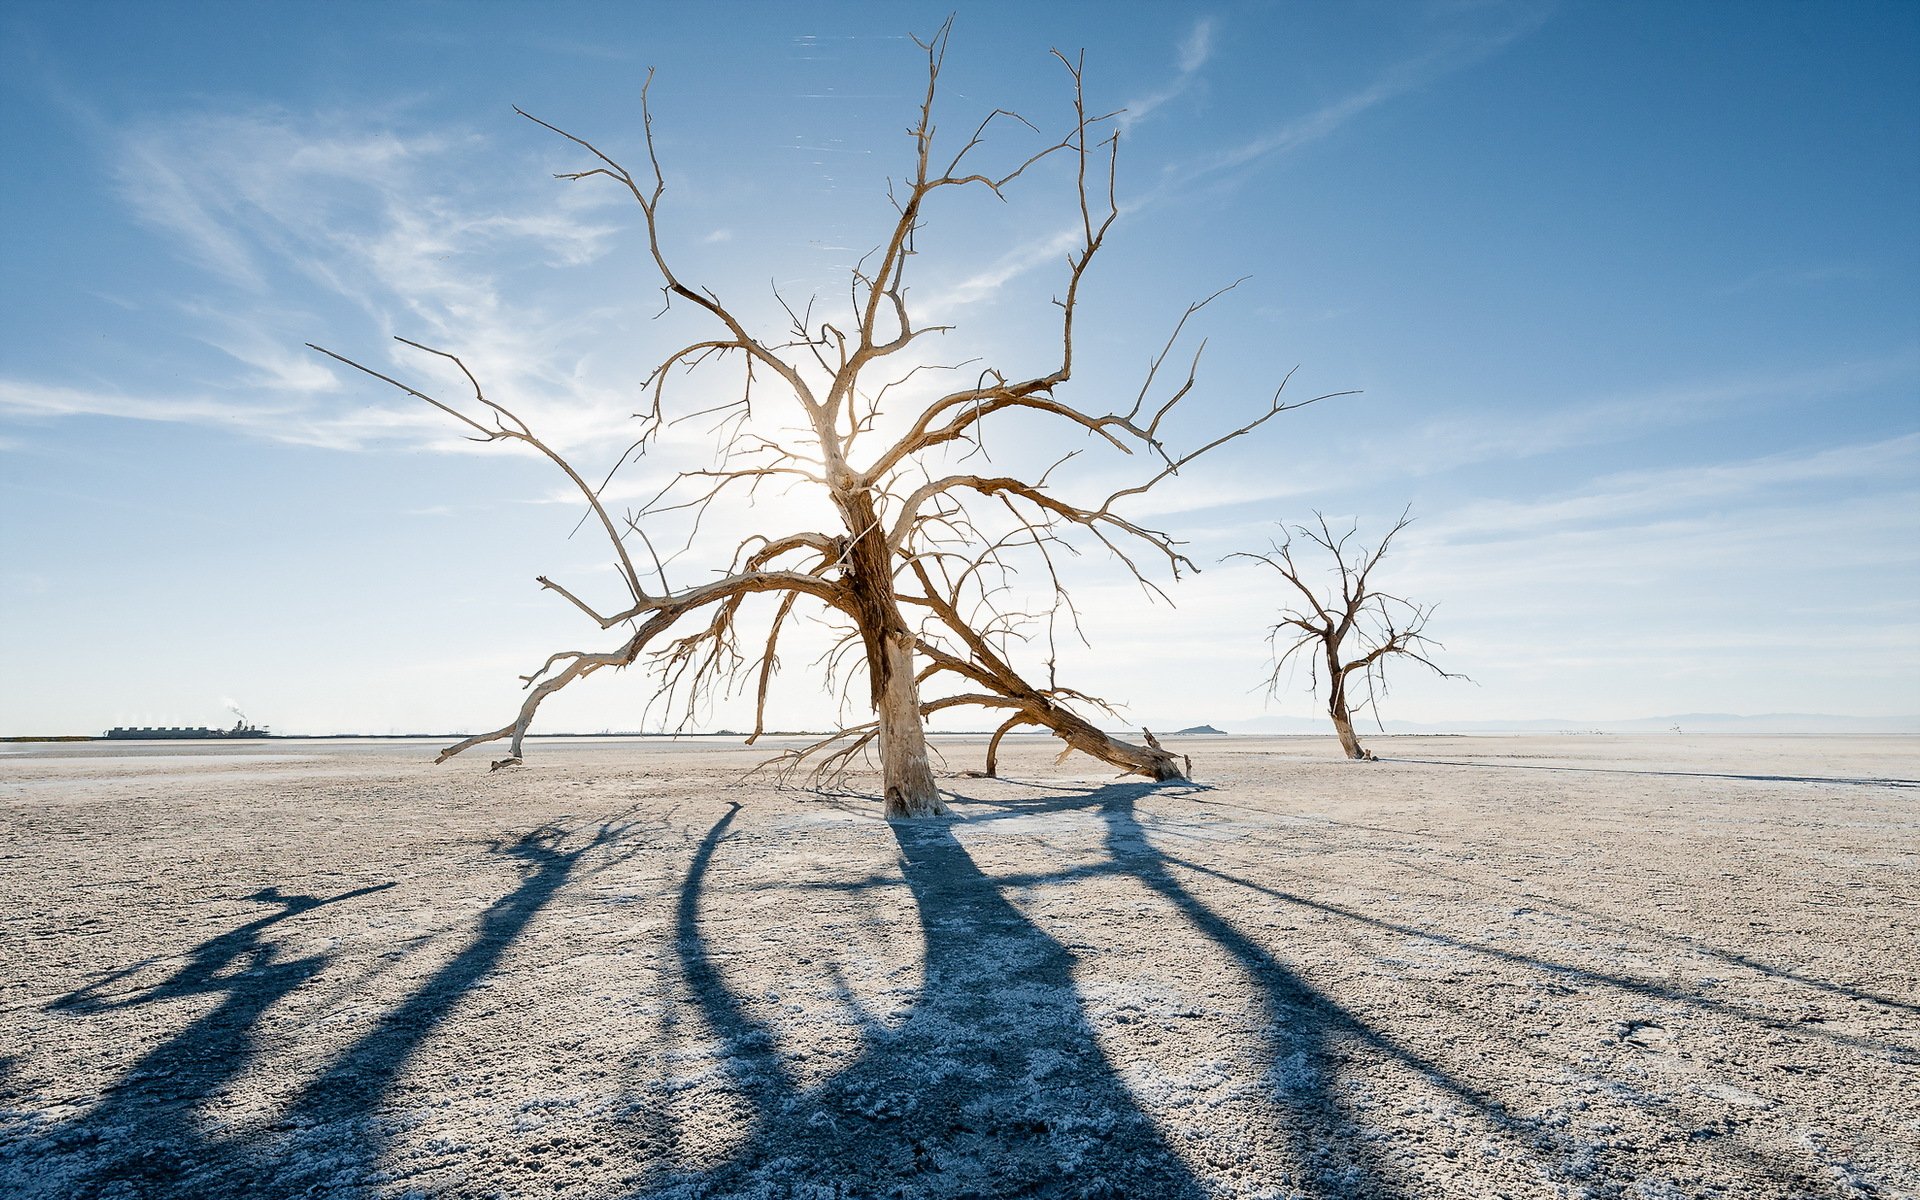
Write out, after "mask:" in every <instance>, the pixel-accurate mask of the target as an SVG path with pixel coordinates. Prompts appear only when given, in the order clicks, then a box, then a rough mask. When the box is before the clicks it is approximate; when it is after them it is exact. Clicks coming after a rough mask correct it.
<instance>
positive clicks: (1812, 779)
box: [1380, 755, 1920, 788]
mask: <svg viewBox="0 0 1920 1200" xmlns="http://www.w3.org/2000/svg"><path fill="white" fill-rule="evenodd" d="M1380 761H1381V762H1383V763H1385V762H1391V763H1412V764H1415V765H1418V766H1423V767H1466V768H1470V769H1475V768H1477V769H1484V770H1490V771H1567V772H1572V773H1575V774H1581V775H1647V776H1663V777H1668V778H1677V779H1733V780H1738V781H1739V782H1741V783H1831V784H1840V785H1846V786H1851V787H1884V788H1920V779H1896V778H1886V777H1880V776H1859V777H1855V776H1847V775H1741V774H1736V773H1733V772H1728V771H1658V770H1651V769H1649V768H1646V767H1559V766H1552V765H1550V764H1547V763H1513V762H1455V761H1453V760H1451V759H1445V758H1388V757H1386V756H1384V755H1383V756H1381V758H1380Z"/></svg>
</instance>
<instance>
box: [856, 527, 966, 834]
mask: <svg viewBox="0 0 1920 1200" xmlns="http://www.w3.org/2000/svg"><path fill="white" fill-rule="evenodd" d="M836 499H837V500H838V501H839V505H840V512H841V515H842V516H843V517H844V518H845V519H846V522H847V536H848V538H849V545H848V549H847V558H846V585H847V590H848V594H849V595H850V596H851V597H852V599H853V607H854V620H855V621H856V622H857V623H858V624H859V626H860V640H861V641H862V642H863V643H864V644H865V646H866V652H867V680H868V682H869V684H870V685H871V687H872V700H873V715H874V717H875V719H876V720H877V721H878V722H879V725H880V787H881V792H882V794H883V795H884V796H885V797H886V815H887V818H888V819H889V820H893V819H896V818H906V817H940V816H945V815H946V813H947V806H946V804H945V802H943V801H942V800H941V799H940V789H939V788H937V787H935V786H934V783H933V767H932V765H931V764H929V763H928V761H927V731H926V726H925V724H924V723H923V720H922V718H921V716H920V682H919V680H918V679H916V678H915V676H914V670H913V634H912V633H910V632H909V631H908V629H907V622H906V620H905V618H903V617H902V616H901V615H900V605H899V602H898V601H897V600H895V599H894V589H893V562H892V559H893V556H892V555H891V554H890V553H889V552H888V550H887V539H886V536H885V534H884V533H883V532H882V526H881V524H880V519H879V516H878V514H877V513H876V512H875V511H874V507H873V498H872V497H871V496H869V495H868V494H867V493H865V492H850V493H842V494H840V495H839V496H838V497H836Z"/></svg>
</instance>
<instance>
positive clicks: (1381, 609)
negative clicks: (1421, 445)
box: [1228, 512, 1466, 761]
mask: <svg viewBox="0 0 1920 1200" xmlns="http://www.w3.org/2000/svg"><path fill="white" fill-rule="evenodd" d="M1313 515H1314V519H1315V524H1314V526H1312V527H1309V526H1306V525H1295V526H1293V527H1292V528H1291V529H1290V530H1289V531H1288V534H1287V537H1286V540H1284V541H1282V542H1279V543H1277V544H1275V545H1274V546H1273V548H1272V549H1271V550H1270V551H1268V552H1267V553H1265V554H1252V553H1247V552H1245V551H1242V552H1240V553H1237V554H1231V555H1228V557H1229V558H1250V559H1253V560H1254V561H1255V562H1261V563H1265V564H1266V565H1267V566H1269V567H1272V568H1273V569H1274V570H1275V571H1277V572H1279V573H1280V577H1281V578H1282V579H1284V580H1286V582H1287V584H1288V586H1289V587H1291V588H1292V590H1293V592H1294V593H1297V602H1296V603H1293V604H1292V605H1290V606H1289V607H1287V608H1284V609H1282V610H1281V613H1280V623H1279V624H1277V625H1275V626H1274V627H1273V628H1272V629H1271V630H1269V631H1268V633H1267V641H1268V642H1269V643H1271V644H1272V646H1273V652H1274V653H1273V673H1272V674H1271V675H1269V676H1268V677H1267V694H1268V695H1275V694H1277V693H1278V692H1279V690H1280V687H1281V685H1282V682H1283V677H1284V676H1285V674H1286V672H1287V669H1288V667H1289V666H1291V665H1293V664H1294V663H1295V662H1296V660H1299V659H1304V660H1306V663H1307V672H1308V681H1309V683H1308V686H1309V687H1310V688H1311V689H1312V690H1313V691H1314V692H1315V693H1317V692H1318V691H1319V689H1320V677H1321V673H1322V672H1325V675H1326V681H1327V715H1328V716H1329V717H1331V718H1332V719H1333V729H1334V732H1335V733H1337V734H1338V735H1339V736H1340V749H1342V750H1343V751H1345V752H1346V755H1347V757H1348V758H1352V759H1360V760H1365V761H1371V760H1372V759H1373V757H1374V756H1373V753H1372V752H1371V751H1369V750H1367V749H1366V748H1365V747H1363V746H1361V745H1360V739H1359V738H1358V737H1356V736H1355V735H1354V732H1353V714H1354V713H1356V712H1372V713H1373V715H1374V721H1375V723H1376V724H1379V720H1380V707H1379V701H1380V698H1381V697H1382V696H1384V695H1386V694H1387V670H1386V668H1387V663H1388V662H1389V661H1391V660H1392V659H1394V658H1410V659H1412V660H1413V661H1414V662H1417V663H1419V664H1421V665H1422V666H1425V667H1427V668H1428V669H1430V670H1432V671H1433V672H1434V673H1435V674H1437V675H1439V676H1440V677H1441V678H1442V679H1465V678H1466V676H1464V675H1457V674H1454V673H1452V672H1450V671H1445V670H1442V669H1441V668H1440V667H1439V666H1437V665H1435V664H1434V662H1433V660H1432V659H1431V658H1429V657H1427V655H1428V653H1429V651H1431V650H1439V649H1444V647H1443V646H1441V645H1440V643H1439V642H1436V641H1434V640H1433V639H1431V638H1429V637H1427V636H1426V628H1427V620H1428V618H1430V617H1431V616H1432V615H1433V606H1432V605H1426V606H1422V605H1419V604H1415V603H1414V602H1413V601H1411V600H1408V599H1406V598H1404V597H1401V596H1396V595H1394V594H1393V593H1391V592H1387V591H1383V590H1382V589H1381V588H1380V587H1379V586H1378V585H1377V584H1376V583H1375V582H1374V580H1373V573H1374V569H1375V568H1376V567H1378V566H1379V565H1380V560H1381V559H1382V558H1384V557H1386V553H1387V547H1388V546H1389V545H1390V544H1391V543H1392V542H1393V539H1394V536H1395V535H1396V534H1398V533H1399V532H1400V531H1401V530H1402V529H1405V528H1406V527H1407V526H1408V525H1409V524H1411V523H1412V521H1413V517H1412V515H1411V513H1410V512H1409V513H1402V514H1400V519H1399V520H1398V521H1396V522H1394V525H1393V528H1392V529H1389V530H1387V534H1386V536H1385V537H1383V538H1381V539H1380V543H1379V545H1377V546H1375V547H1374V548H1373V549H1372V550H1368V549H1366V548H1365V547H1364V546H1356V545H1354V544H1353V542H1354V539H1355V538H1356V537H1357V536H1358V534H1359V528H1360V527H1359V524H1358V523H1357V522H1356V523H1355V524H1354V525H1353V526H1352V527H1351V528H1349V529H1348V530H1347V531H1346V532H1345V533H1342V534H1335V533H1334V532H1333V530H1332V528H1331V527H1329V526H1328V524H1327V519H1326V517H1325V516H1323V515H1321V514H1320V513H1317V512H1316V513H1314V514H1313ZM1297 544H1298V545H1300V546H1301V548H1302V550H1303V552H1305V553H1310V554H1313V555H1315V556H1318V555H1320V554H1325V555H1326V556H1328V557H1330V558H1331V559H1332V560H1333V561H1332V563H1331V565H1330V566H1329V567H1328V568H1327V570H1326V572H1325V573H1326V574H1330V575H1332V576H1333V582H1334V586H1333V587H1330V588H1326V589H1324V590H1323V589H1321V588H1319V587H1316V586H1315V584H1314V582H1313V581H1312V580H1311V579H1310V578H1309V576H1308V572H1307V569H1306V568H1304V567H1302V566H1301V565H1300V563H1299V562H1298V561H1296V559H1295V557H1294V548H1295V546H1296V545H1297ZM1382 728H1384V726H1382Z"/></svg>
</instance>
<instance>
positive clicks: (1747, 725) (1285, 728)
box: [1227, 713, 1920, 734]
mask: <svg viewBox="0 0 1920 1200" xmlns="http://www.w3.org/2000/svg"><path fill="white" fill-rule="evenodd" d="M1356 724H1360V723H1359V722H1356ZM1386 726H1387V732H1388V733H1668V732H1671V731H1672V730H1673V728H1674V727H1675V726H1679V728H1680V732H1681V733H1683V734H1685V733H1881V734H1889V733H1896V734H1897V733H1920V716H1911V717H1843V716H1838V715H1835V714H1833V713H1763V714H1760V715H1757V716H1744V715H1741V714H1738V713H1675V714H1672V715H1670V716H1664V717H1635V718H1631V719H1628V720H1623V721H1575V720H1569V719H1564V718H1559V717H1533V718H1527V719H1524V720H1512V721H1441V722H1430V721H1388V722H1386ZM1372 728H1375V726H1374V724H1373V722H1371V721H1367V722H1365V723H1364V728H1363V729H1362V732H1363V733H1364V732H1365V730H1366V729H1372ZM1332 729H1333V726H1332V724H1331V723H1330V722H1328V721H1327V720H1326V719H1324V718H1321V719H1315V718H1313V717H1282V716H1263V717H1253V718H1250V719H1248V720H1245V721H1229V722H1228V723H1227V730H1228V732H1230V733H1243V734H1244V733H1326V734H1331V732H1332Z"/></svg>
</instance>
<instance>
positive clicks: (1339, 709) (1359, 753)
mask: <svg viewBox="0 0 1920 1200" xmlns="http://www.w3.org/2000/svg"><path fill="white" fill-rule="evenodd" d="M1327 715H1328V716H1330V717H1332V718H1333V731H1334V732H1335V733H1337V734H1339V735H1340V749H1342V750H1344V751H1345V752H1346V755H1347V757H1348V758H1353V759H1372V758H1373V754H1372V752H1371V751H1369V750H1367V749H1366V748H1365V747H1363V746H1361V745H1360V739H1359V738H1357V737H1355V736H1354V733H1353V716H1352V714H1351V713H1349V712H1348V711H1347V690H1346V688H1345V687H1344V686H1343V684H1342V682H1341V681H1338V680H1336V681H1335V683H1334V685H1333V695H1332V696H1330V697H1329V698H1328V700H1327Z"/></svg>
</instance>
